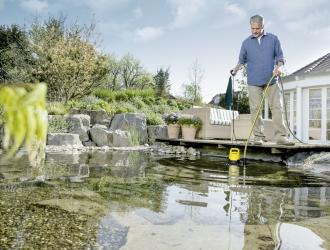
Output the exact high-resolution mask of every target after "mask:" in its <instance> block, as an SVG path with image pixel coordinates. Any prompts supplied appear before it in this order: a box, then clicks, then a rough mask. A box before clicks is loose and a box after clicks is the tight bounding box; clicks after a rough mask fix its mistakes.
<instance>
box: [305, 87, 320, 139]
mask: <svg viewBox="0 0 330 250" xmlns="http://www.w3.org/2000/svg"><path fill="white" fill-rule="evenodd" d="M321 132H322V89H310V90H309V130H308V136H309V139H310V140H321V135H322V133H321Z"/></svg>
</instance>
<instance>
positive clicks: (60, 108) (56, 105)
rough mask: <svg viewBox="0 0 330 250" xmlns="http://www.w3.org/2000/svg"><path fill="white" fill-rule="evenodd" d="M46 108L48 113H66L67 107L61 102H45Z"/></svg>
mask: <svg viewBox="0 0 330 250" xmlns="http://www.w3.org/2000/svg"><path fill="white" fill-rule="evenodd" d="M46 110H47V112H48V114H49V115H64V114H67V113H68V109H67V107H66V106H65V105H64V103H61V102H47V103H46Z"/></svg>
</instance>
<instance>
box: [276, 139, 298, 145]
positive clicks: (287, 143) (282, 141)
mask: <svg viewBox="0 0 330 250" xmlns="http://www.w3.org/2000/svg"><path fill="white" fill-rule="evenodd" d="M276 144H277V145H285V146H293V145H295V143H294V142H293V141H289V140H288V138H286V137H282V138H281V139H280V140H278V141H277V142H276Z"/></svg>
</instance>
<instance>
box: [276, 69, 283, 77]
mask: <svg viewBox="0 0 330 250" xmlns="http://www.w3.org/2000/svg"><path fill="white" fill-rule="evenodd" d="M281 74H282V71H281V70H280V69H278V68H276V69H274V75H276V76H280V75H281Z"/></svg>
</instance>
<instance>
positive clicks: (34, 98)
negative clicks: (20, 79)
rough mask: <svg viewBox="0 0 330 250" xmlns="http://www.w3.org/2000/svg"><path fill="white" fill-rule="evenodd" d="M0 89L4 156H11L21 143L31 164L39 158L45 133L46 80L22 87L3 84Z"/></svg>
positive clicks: (39, 159) (40, 157)
mask: <svg viewBox="0 0 330 250" xmlns="http://www.w3.org/2000/svg"><path fill="white" fill-rule="evenodd" d="M0 89H1V90H0V106H2V105H3V112H4V128H5V137H4V141H3V147H4V149H5V150H6V151H7V152H6V157H7V158H10V157H12V156H13V155H14V154H15V153H16V152H17V150H18V148H19V147H20V146H21V145H24V146H25V148H26V149H27V151H28V155H29V160H30V163H31V164H33V163H35V162H36V161H37V162H39V161H41V159H42V153H43V148H44V145H45V142H46V136H47V119H46V117H45V110H46V92H47V86H46V84H44V83H40V84H34V85H32V84H31V85H27V86H26V88H24V87H18V86H8V85H4V86H1V87H0ZM11 142H12V143H11ZM39 163H40V162H39ZM37 164H38V163H37Z"/></svg>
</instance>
